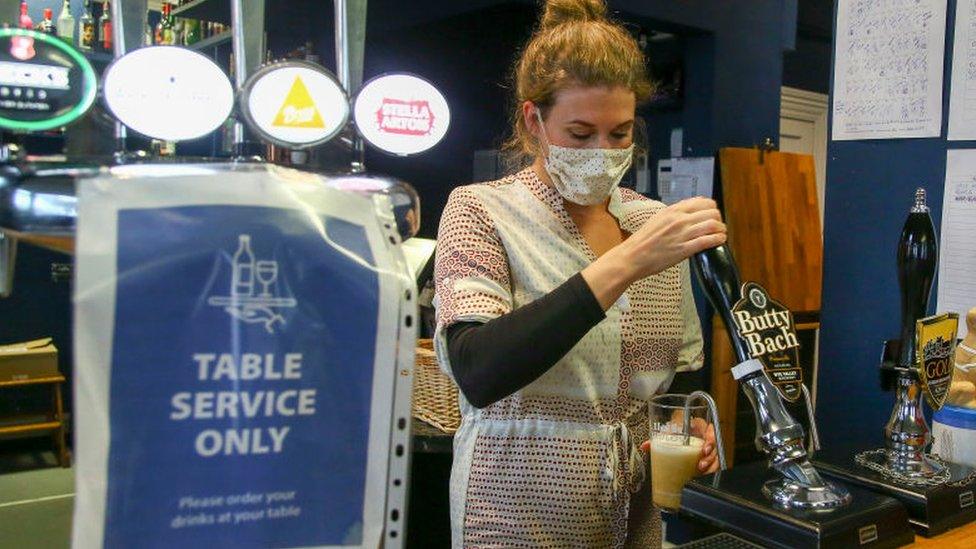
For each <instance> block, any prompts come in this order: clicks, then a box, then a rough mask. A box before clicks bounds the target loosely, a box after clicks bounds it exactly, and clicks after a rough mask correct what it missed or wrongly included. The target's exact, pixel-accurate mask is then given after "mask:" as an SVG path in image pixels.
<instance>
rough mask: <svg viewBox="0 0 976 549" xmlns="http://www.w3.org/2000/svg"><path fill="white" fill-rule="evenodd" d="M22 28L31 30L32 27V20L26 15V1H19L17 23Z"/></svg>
mask: <svg viewBox="0 0 976 549" xmlns="http://www.w3.org/2000/svg"><path fill="white" fill-rule="evenodd" d="M17 24H18V26H19V27H20V28H22V29H27V30H31V29H33V28H34V21H32V20H31V18H30V15H27V2H26V1H24V2H21V3H20V21H19V22H18V23H17Z"/></svg>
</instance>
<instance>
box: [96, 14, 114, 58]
mask: <svg viewBox="0 0 976 549" xmlns="http://www.w3.org/2000/svg"><path fill="white" fill-rule="evenodd" d="M98 46H99V47H100V48H102V49H103V50H105V51H108V52H111V51H112V6H111V5H110V3H109V2H108V1H106V2H102V16H101V17H99V18H98Z"/></svg>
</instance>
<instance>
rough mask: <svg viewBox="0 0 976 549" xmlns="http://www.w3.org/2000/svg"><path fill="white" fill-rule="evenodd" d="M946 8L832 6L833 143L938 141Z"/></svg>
mask: <svg viewBox="0 0 976 549" xmlns="http://www.w3.org/2000/svg"><path fill="white" fill-rule="evenodd" d="M946 9H947V8H946V0H839V3H838V7H837V31H836V32H837V50H836V52H835V55H834V59H835V61H834V63H835V64H834V106H833V113H834V119H833V120H834V126H833V139H834V140H835V141H842V140H855V139H886V138H899V137H937V136H939V135H940V133H941V129H942V68H943V67H942V66H943V59H944V54H945V26H946Z"/></svg>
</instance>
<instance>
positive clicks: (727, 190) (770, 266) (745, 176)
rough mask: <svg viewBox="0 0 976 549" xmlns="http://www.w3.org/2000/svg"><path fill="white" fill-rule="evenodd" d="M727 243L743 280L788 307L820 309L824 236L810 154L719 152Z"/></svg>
mask: <svg viewBox="0 0 976 549" xmlns="http://www.w3.org/2000/svg"><path fill="white" fill-rule="evenodd" d="M719 159H720V169H721V181H722V198H723V201H724V210H725V211H724V214H725V221H726V223H727V224H728V227H729V243H730V245H731V247H732V252H733V254H735V259H736V262H737V263H738V265H739V271H740V274H741V275H742V281H743V282H745V281H756V282H759V283H760V284H762V285H763V286H765V287H766V289H767V290H768V291H769V294H770V295H771V296H772V297H773V299H776V300H777V301H779V302H781V303H783V305H785V306H786V307H788V308H789V309H790V310H792V311H819V310H820V291H821V280H822V265H823V240H822V238H821V234H820V217H819V209H818V206H817V183H816V174H815V170H814V164H813V157H812V156H810V155H803V154H792V153H781V152H767V153H765V154H764V155H763V162H762V163H761V164H760V162H759V151H758V150H756V149H738V148H725V149H721V150H720V151H719Z"/></svg>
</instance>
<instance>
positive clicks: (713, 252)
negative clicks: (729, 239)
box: [691, 244, 752, 362]
mask: <svg viewBox="0 0 976 549" xmlns="http://www.w3.org/2000/svg"><path fill="white" fill-rule="evenodd" d="M691 266H692V269H693V270H694V271H695V276H696V277H698V282H699V284H701V287H702V289H703V290H705V295H706V296H708V301H709V302H711V304H712V307H714V308H715V310H716V311H717V312H718V314H719V315H721V316H722V321H723V322H725V329H726V331H727V332H728V333H729V340H731V341H732V349H733V350H735V356H736V357H737V358H738V359H739V362H745V361H746V360H749V359H750V358H752V357H751V356H750V355H749V350H748V347H747V346H746V342H745V341H744V340H743V339H742V337H741V336H740V335H739V330H738V329H737V328H736V325H735V320H734V319H733V318H732V307H733V306H734V305H735V304H736V303H738V302H739V300H740V299H741V298H742V284H741V283H740V282H739V269H738V267H736V265H735V258H733V257H732V250H730V249H729V248H728V247H727V246H726V245H724V244H723V245H721V246H718V247H717V248H711V249H709V250H705V251H703V252H699V253H697V254H695V255H694V256H692V258H691Z"/></svg>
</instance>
